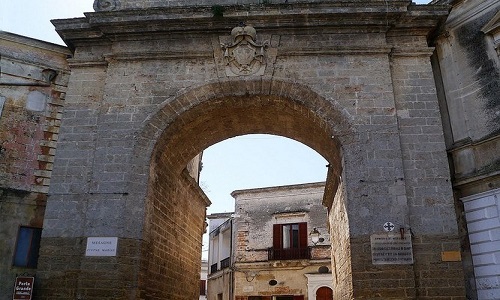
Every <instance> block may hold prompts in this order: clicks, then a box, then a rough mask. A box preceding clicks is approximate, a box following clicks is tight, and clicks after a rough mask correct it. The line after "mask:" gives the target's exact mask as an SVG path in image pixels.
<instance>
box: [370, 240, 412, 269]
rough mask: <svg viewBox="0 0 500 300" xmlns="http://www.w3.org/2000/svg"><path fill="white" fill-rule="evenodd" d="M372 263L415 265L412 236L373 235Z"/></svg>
mask: <svg viewBox="0 0 500 300" xmlns="http://www.w3.org/2000/svg"><path fill="white" fill-rule="evenodd" d="M370 242H371V248H372V263H373V264H374V265H406V264H412V263H413V246H412V243H411V234H409V233H406V234H405V235H404V236H403V238H401V235H399V234H372V235H371V237H370Z"/></svg>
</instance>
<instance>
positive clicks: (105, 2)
mask: <svg viewBox="0 0 500 300" xmlns="http://www.w3.org/2000/svg"><path fill="white" fill-rule="evenodd" d="M119 5H120V2H119V1H118V0H95V1H94V10H95V11H111V10H115V9H117V8H118V7H119Z"/></svg>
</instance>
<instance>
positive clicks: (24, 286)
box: [12, 276, 35, 300]
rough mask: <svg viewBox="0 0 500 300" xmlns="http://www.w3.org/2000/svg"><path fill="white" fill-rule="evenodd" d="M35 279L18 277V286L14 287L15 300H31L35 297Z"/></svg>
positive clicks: (13, 297)
mask: <svg viewBox="0 0 500 300" xmlns="http://www.w3.org/2000/svg"><path fill="white" fill-rule="evenodd" d="M34 283H35V277H24V276H20V277H16V284H15V285H14V294H13V296H12V299H13V300H31V296H33V285H34Z"/></svg>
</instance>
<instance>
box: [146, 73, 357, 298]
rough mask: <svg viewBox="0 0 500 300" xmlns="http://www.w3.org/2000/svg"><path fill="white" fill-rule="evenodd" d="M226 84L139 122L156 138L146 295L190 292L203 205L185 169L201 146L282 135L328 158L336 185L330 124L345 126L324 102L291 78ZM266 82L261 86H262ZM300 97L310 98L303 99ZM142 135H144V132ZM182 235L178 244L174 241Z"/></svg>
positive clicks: (336, 152)
mask: <svg viewBox="0 0 500 300" xmlns="http://www.w3.org/2000/svg"><path fill="white" fill-rule="evenodd" d="M227 84H231V86H232V87H233V88H232V91H224V90H221V89H220V85H219V84H218V83H216V84H209V85H205V86H202V87H200V88H199V89H195V90H193V91H190V92H188V93H187V94H186V95H182V96H181V97H180V98H179V102H182V101H185V102H184V103H185V104H186V106H184V107H183V109H185V111H177V112H174V111H172V110H171V108H170V107H169V106H168V105H167V106H165V107H164V108H163V109H162V110H161V111H159V112H158V113H157V115H161V116H162V118H157V117H156V116H154V117H153V118H151V120H153V122H156V123H155V124H149V125H148V126H146V128H148V127H150V126H151V127H152V128H157V129H156V131H151V130H147V129H146V130H144V131H143V133H144V134H146V135H151V136H159V137H158V138H157V141H158V142H157V143H156V144H155V145H154V150H153V154H152V155H151V158H152V160H151V165H150V169H149V174H151V177H150V182H149V185H148V186H149V189H148V191H149V192H148V196H147V200H146V209H145V211H146V216H145V220H146V221H145V227H144V240H145V241H146V243H145V245H146V247H145V248H144V250H143V252H142V253H143V258H142V266H143V267H142V269H143V270H144V272H143V273H141V275H140V279H139V280H140V284H141V285H140V286H139V289H140V290H141V291H143V293H144V294H145V297H146V298H159V299H163V298H169V297H174V298H180V297H181V296H180V295H185V296H186V297H187V298H192V297H194V296H195V295H186V294H187V293H188V291H186V289H185V287H186V286H191V285H193V284H195V283H196V282H197V277H198V274H197V270H198V269H199V268H197V267H195V268H194V269H190V268H188V267H187V265H189V266H196V265H198V264H199V263H200V262H199V253H201V249H200V248H199V246H201V240H200V239H201V234H202V230H203V222H204V212H205V205H206V204H207V203H206V199H204V196H203V195H200V194H201V193H200V191H199V187H198V186H197V184H196V183H195V182H194V181H193V180H192V179H190V178H189V176H188V175H187V174H186V172H185V167H186V165H187V163H188V162H189V161H190V160H191V159H192V158H193V157H194V156H195V155H196V154H197V153H199V152H200V151H202V150H203V149H205V148H207V147H208V146H210V145H212V144H214V143H217V142H219V141H221V140H224V139H226V138H230V137H233V136H237V135H243V134H249V133H268V134H275V135H281V136H286V137H289V138H293V139H295V140H297V141H300V142H302V143H304V144H306V145H309V146H310V147H312V148H313V149H315V150H317V151H318V152H319V153H320V154H322V155H323V156H324V157H325V158H327V159H328V161H329V162H330V168H329V174H328V179H327V180H328V183H327V185H328V186H329V188H330V189H331V190H336V186H337V185H338V183H339V180H340V176H339V175H340V173H341V172H342V164H341V162H342V158H341V150H340V143H339V141H338V139H336V138H335V137H334V129H337V132H343V133H347V132H348V131H349V126H348V122H347V121H346V118H345V117H344V116H343V115H342V114H341V113H339V112H338V111H336V109H335V108H334V107H333V106H331V104H329V103H328V102H327V101H325V100H324V99H321V97H319V96H318V95H317V94H315V93H314V92H312V91H311V90H310V89H308V88H307V87H305V86H301V85H298V84H296V83H295V84H291V83H287V82H278V81H275V82H265V81H260V82H252V81H232V82H230V83H229V82H228V83H227ZM266 86H268V87H269V89H266V90H263V89H262V87H266ZM200 90H202V91H204V93H206V94H207V95H211V96H207V97H205V98H202V99H196V98H195V97H194V96H193V95H197V94H198V95H199V94H200ZM234 91H237V92H234ZM243 91H244V92H243ZM303 97H306V98H307V99H309V100H310V101H307V102H306V101H304V98H303ZM194 99H196V100H194ZM320 107H321V108H328V107H330V109H325V113H324V115H323V116H320V115H316V113H315V111H317V110H318V109H319V108H320ZM169 115H170V116H169ZM315 115H316V116H315ZM169 120H170V121H169ZM158 122H161V123H158ZM144 140H151V139H149V138H147V137H144ZM137 149H142V150H143V149H144V147H141V146H138V148H137ZM146 153H147V152H146ZM137 154H139V152H137ZM161 224H163V226H162V225H161ZM167 224H168V228H166V225H167ZM347 228H348V226H347ZM346 234H348V233H346ZM172 237H174V238H172ZM184 238H185V239H186V241H183V242H182V243H179V240H180V239H181V240H182V239H184ZM188 238H189V239H190V240H188ZM186 245H197V247H194V246H189V247H186ZM179 267H180V268H179ZM176 270H177V271H176ZM188 270H190V271H191V272H190V271H188ZM151 287H155V289H152V288H151ZM177 288H178V290H176V289H177ZM193 292H196V291H195V290H193Z"/></svg>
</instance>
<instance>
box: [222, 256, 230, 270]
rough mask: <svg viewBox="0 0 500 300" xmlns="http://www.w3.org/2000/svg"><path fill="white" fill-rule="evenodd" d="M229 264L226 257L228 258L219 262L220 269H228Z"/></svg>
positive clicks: (228, 259)
mask: <svg viewBox="0 0 500 300" xmlns="http://www.w3.org/2000/svg"><path fill="white" fill-rule="evenodd" d="M230 264H231V258H230V257H228V258H225V259H223V260H221V261H220V269H221V270H222V269H225V268H229V265H230Z"/></svg>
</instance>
